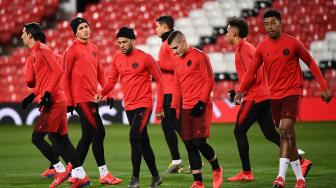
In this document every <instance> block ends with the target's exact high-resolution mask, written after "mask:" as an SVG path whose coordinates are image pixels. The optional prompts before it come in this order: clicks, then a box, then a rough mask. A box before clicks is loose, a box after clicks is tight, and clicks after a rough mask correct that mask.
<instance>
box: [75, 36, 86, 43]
mask: <svg viewBox="0 0 336 188" xmlns="http://www.w3.org/2000/svg"><path fill="white" fill-rule="evenodd" d="M77 39H78V40H79V41H80V42H82V43H88V42H89V38H87V39H83V38H80V37H77Z"/></svg>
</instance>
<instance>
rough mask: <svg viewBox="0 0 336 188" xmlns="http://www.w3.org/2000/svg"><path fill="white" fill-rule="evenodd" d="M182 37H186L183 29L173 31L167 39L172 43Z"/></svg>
mask: <svg viewBox="0 0 336 188" xmlns="http://www.w3.org/2000/svg"><path fill="white" fill-rule="evenodd" d="M182 37H184V35H183V33H182V32H181V31H173V32H171V33H170V35H169V37H168V39H167V41H168V44H171V43H172V42H173V41H174V40H177V39H181V38H182Z"/></svg>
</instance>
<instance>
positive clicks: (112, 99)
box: [106, 97, 114, 109]
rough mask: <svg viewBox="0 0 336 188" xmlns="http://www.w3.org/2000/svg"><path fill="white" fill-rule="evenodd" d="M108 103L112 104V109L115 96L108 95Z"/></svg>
mask: <svg viewBox="0 0 336 188" xmlns="http://www.w3.org/2000/svg"><path fill="white" fill-rule="evenodd" d="M106 101H107V104H108V105H109V106H110V109H112V107H113V106H114V98H113V97H107V99H106Z"/></svg>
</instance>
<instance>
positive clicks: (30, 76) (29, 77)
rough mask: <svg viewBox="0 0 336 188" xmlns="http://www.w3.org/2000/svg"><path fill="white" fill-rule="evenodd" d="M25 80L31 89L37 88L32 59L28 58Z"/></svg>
mask: <svg viewBox="0 0 336 188" xmlns="http://www.w3.org/2000/svg"><path fill="white" fill-rule="evenodd" d="M24 80H25V82H26V83H27V86H28V87H29V88H33V87H34V86H35V81H36V80H35V71H34V67H33V62H32V57H28V59H27V61H26V64H25V67H24Z"/></svg>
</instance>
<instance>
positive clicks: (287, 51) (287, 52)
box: [282, 48, 289, 56]
mask: <svg viewBox="0 0 336 188" xmlns="http://www.w3.org/2000/svg"><path fill="white" fill-rule="evenodd" d="M282 53H283V55H285V56H288V55H289V50H288V49H287V48H286V49H284V50H283V51H282Z"/></svg>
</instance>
